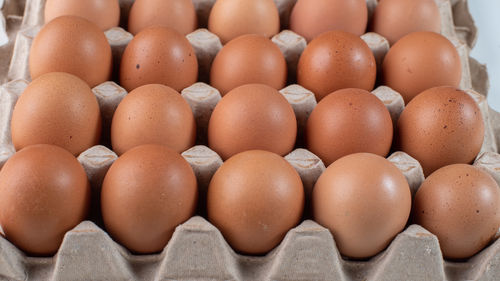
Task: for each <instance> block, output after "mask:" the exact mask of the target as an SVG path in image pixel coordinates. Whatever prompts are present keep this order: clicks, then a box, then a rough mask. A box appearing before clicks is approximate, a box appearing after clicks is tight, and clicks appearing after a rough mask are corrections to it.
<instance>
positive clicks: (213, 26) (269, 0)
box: [208, 0, 280, 44]
mask: <svg viewBox="0 0 500 281" xmlns="http://www.w3.org/2000/svg"><path fill="white" fill-rule="evenodd" d="M208 29H209V30H210V31H211V32H213V33H215V34H216V35H217V36H219V38H220V40H221V41H222V44H226V43H227V42H229V41H231V40H232V39H234V38H236V37H238V36H240V35H244V34H259V35H262V36H265V37H268V38H270V37H271V36H273V35H275V34H277V33H278V32H279V31H280V16H279V13H278V8H277V7H276V4H275V3H274V1H273V0H218V1H216V2H215V4H214V6H213V7H212V10H211V12H210V16H209V18H208Z"/></svg>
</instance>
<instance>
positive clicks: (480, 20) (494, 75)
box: [468, 0, 500, 111]
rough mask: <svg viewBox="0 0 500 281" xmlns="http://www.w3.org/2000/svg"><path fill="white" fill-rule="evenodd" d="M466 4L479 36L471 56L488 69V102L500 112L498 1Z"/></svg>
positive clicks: (470, 1) (475, 1)
mask: <svg viewBox="0 0 500 281" xmlns="http://www.w3.org/2000/svg"><path fill="white" fill-rule="evenodd" d="M468 3H469V10H470V12H471V14H472V17H473V18H474V20H475V21H476V25H477V28H478V35H479V36H478V38H477V42H476V46H475V47H474V49H473V50H472V52H471V56H472V57H474V58H475V59H477V60H478V61H479V62H480V63H483V64H486V66H487V67H488V75H489V78H490V85H491V86H490V91H489V93H488V102H489V104H490V106H491V107H492V108H493V109H495V110H496V111H500V1H498V0H469V1H468Z"/></svg>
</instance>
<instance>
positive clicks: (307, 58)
mask: <svg viewBox="0 0 500 281" xmlns="http://www.w3.org/2000/svg"><path fill="white" fill-rule="evenodd" d="M376 76H377V66H376V63H375V58H374V56H373V53H372V51H371V50H370V48H369V47H368V45H366V43H365V42H364V41H363V40H361V38H359V36H356V35H354V34H351V33H347V32H342V31H330V32H326V33H323V34H321V35H320V36H318V37H317V38H316V39H314V40H313V41H311V42H310V43H309V45H307V47H306V49H305V50H304V52H303V53H302V55H301V56H300V59H299V64H298V66H297V81H298V83H299V84H300V85H302V86H304V87H305V88H306V89H309V90H311V91H312V92H313V93H314V94H315V95H316V99H317V100H318V101H319V100H321V99H322V98H324V97H325V96H326V95H328V94H330V93H332V92H334V91H336V90H340V89H345V88H359V89H364V90H367V91H371V90H372V89H373V86H374V85H375V78H376Z"/></svg>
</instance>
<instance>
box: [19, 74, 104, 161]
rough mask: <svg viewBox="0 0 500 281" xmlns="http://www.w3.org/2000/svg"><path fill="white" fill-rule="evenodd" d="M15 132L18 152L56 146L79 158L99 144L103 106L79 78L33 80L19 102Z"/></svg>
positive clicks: (62, 76) (57, 76) (59, 76)
mask: <svg viewBox="0 0 500 281" xmlns="http://www.w3.org/2000/svg"><path fill="white" fill-rule="evenodd" d="M11 133H12V143H13V144H14V146H15V148H16V150H19V149H22V148H24V147H26V146H29V145H33V144H53V145H57V146H60V147H62V148H65V149H66V150H68V151H69V152H71V153H73V155H78V154H80V153H82V152H83V151H84V150H86V149H87V148H90V147H92V146H94V145H96V144H98V143H99V139H100V136H101V113H100V110H99V104H98V102H97V99H96V97H95V95H94V94H93V93H92V91H91V90H90V88H89V86H88V85H87V84H86V83H85V82H84V81H83V80H81V79H79V78H78V77H76V76H73V75H71V74H67V73H61V72H54V73H48V74H44V75H42V76H40V77H38V78H37V79H35V80H33V82H31V83H30V84H29V86H28V87H27V88H26V90H24V92H23V93H22V95H21V96H20V97H19V99H18V100H17V103H16V105H15V107H14V111H13V112H12V120H11Z"/></svg>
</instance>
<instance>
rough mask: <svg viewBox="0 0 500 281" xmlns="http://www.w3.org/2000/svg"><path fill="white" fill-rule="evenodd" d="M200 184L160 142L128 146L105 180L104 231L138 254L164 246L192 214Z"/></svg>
mask: <svg viewBox="0 0 500 281" xmlns="http://www.w3.org/2000/svg"><path fill="white" fill-rule="evenodd" d="M197 198H198V189H197V184H196V177H195V175H194V172H193V170H192V169H191V166H189V164H188V162H187V161H186V160H185V159H184V158H182V156H181V155H180V154H179V153H177V152H175V151H173V150H171V149H169V148H167V147H165V146H162V145H142V146H138V147H136V148H134V149H131V150H129V151H127V153H125V154H123V155H122V156H121V157H120V158H118V160H116V161H115V162H114V163H113V165H111V167H110V168H109V171H108V172H107V174H106V176H105V177H104V181H103V183H102V193H101V209H102V216H103V219H104V225H105V226H106V230H107V231H108V232H109V233H110V234H111V236H112V237H113V238H114V239H115V240H117V241H118V242H119V243H120V244H122V245H123V246H125V247H127V248H128V249H129V250H131V251H133V252H135V253H141V254H148V253H155V252H159V251H161V250H163V248H165V246H166V245H167V243H168V241H169V240H170V238H171V237H172V234H173V233H174V230H175V228H176V227H177V226H178V225H179V224H181V223H183V222H185V221H186V220H188V219H189V218H190V217H191V216H193V215H194V212H195V209H196V201H197Z"/></svg>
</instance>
